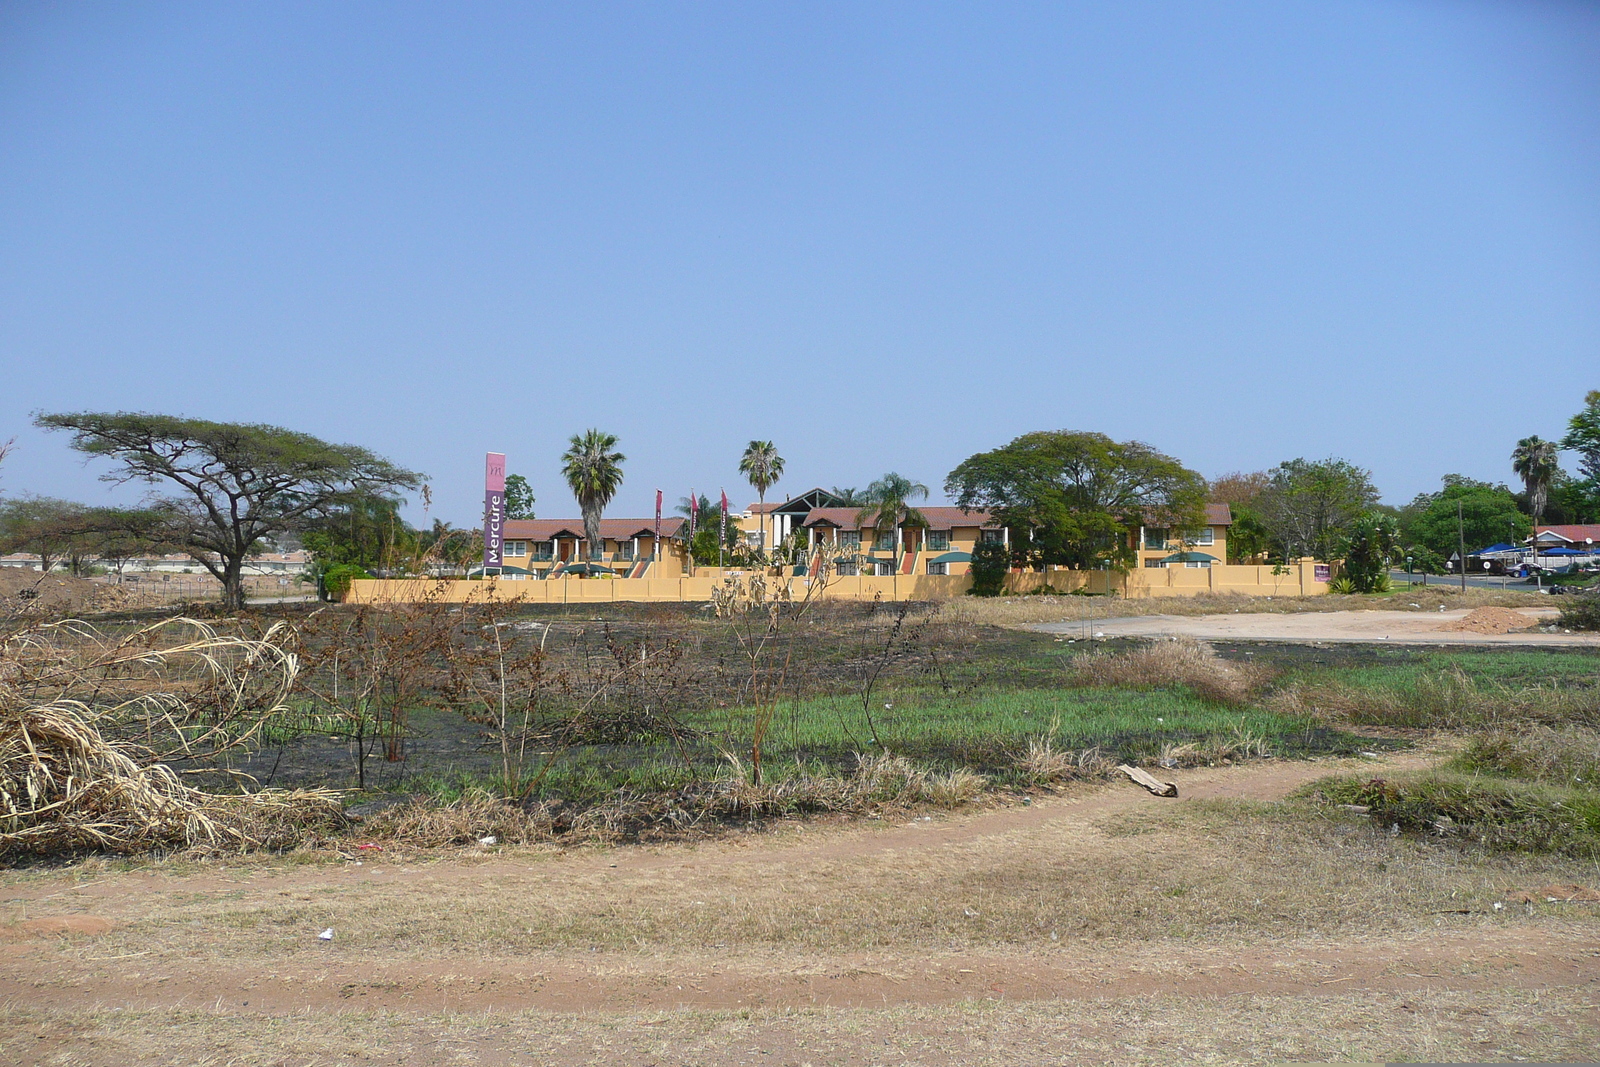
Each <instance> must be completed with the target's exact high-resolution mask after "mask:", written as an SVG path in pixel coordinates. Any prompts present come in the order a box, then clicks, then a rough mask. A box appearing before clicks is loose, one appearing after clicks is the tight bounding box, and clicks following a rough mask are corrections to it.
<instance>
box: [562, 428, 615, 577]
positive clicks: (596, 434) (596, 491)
mask: <svg viewBox="0 0 1600 1067" xmlns="http://www.w3.org/2000/svg"><path fill="white" fill-rule="evenodd" d="M616 447H617V439H616V437H615V436H614V435H612V434H609V433H603V432H601V431H600V430H585V431H584V432H583V433H581V434H576V433H575V434H573V435H572V441H571V446H570V447H569V448H568V449H567V450H566V451H565V452H564V453H562V455H561V474H562V476H563V477H565V478H566V479H567V485H568V486H569V487H571V489H572V495H573V496H574V497H576V498H577V500H578V510H579V511H581V512H582V513H583V536H584V539H585V540H586V541H588V542H589V558H590V559H591V560H598V559H599V558H600V557H601V555H602V554H603V552H604V549H605V542H604V541H603V540H601V538H600V516H601V515H603V514H604V513H605V510H606V505H607V504H609V503H611V498H612V497H614V496H616V495H617V490H618V489H620V488H621V487H622V464H623V462H624V461H625V460H627V458H628V457H627V456H624V455H623V454H622V453H621V452H618V451H615V449H616Z"/></svg>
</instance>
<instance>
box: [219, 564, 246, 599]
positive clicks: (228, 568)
mask: <svg viewBox="0 0 1600 1067" xmlns="http://www.w3.org/2000/svg"><path fill="white" fill-rule="evenodd" d="M222 610H224V611H243V610H244V560H243V559H236V558H230V559H225V560H223V568H222Z"/></svg>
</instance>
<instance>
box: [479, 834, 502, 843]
mask: <svg viewBox="0 0 1600 1067" xmlns="http://www.w3.org/2000/svg"><path fill="white" fill-rule="evenodd" d="M499 840H500V839H499V838H498V837H496V836H494V835H493V834H490V835H489V836H488V837H480V838H478V844H480V845H492V844H495V843H496V842H497V841H499Z"/></svg>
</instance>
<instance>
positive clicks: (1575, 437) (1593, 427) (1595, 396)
mask: <svg viewBox="0 0 1600 1067" xmlns="http://www.w3.org/2000/svg"><path fill="white" fill-rule="evenodd" d="M1561 447H1562V448H1567V449H1571V450H1572V451H1574V452H1577V453H1578V454H1579V455H1580V456H1582V457H1583V458H1582V459H1580V460H1579V461H1578V470H1579V472H1580V473H1582V475H1583V476H1584V477H1585V478H1587V479H1588V480H1589V481H1591V482H1600V389H1591V390H1590V391H1589V392H1588V393H1587V394H1586V395H1585V396H1584V398H1583V410H1582V411H1580V412H1578V413H1577V414H1576V415H1574V416H1572V418H1571V419H1569V420H1567V434H1566V436H1565V437H1563V438H1562V439H1561ZM1518 473H1519V474H1520V473H1521V472H1520V471H1519V472H1518Z"/></svg>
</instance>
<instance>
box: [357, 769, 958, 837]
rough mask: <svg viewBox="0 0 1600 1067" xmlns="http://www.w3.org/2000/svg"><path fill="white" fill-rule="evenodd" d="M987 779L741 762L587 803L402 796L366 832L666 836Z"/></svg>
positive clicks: (915, 801)
mask: <svg viewBox="0 0 1600 1067" xmlns="http://www.w3.org/2000/svg"><path fill="white" fill-rule="evenodd" d="M987 785H988V780H987V779H986V778H985V777H984V776H983V775H981V774H976V773H974V772H972V771H969V770H966V769H965V768H955V769H953V770H949V771H933V770H929V769H928V768H925V767H921V766H918V765H917V764H915V763H912V762H911V761H910V760H906V759H903V758H901V757H899V756H859V757H857V766H856V768H855V771H854V772H853V773H851V774H847V775H837V774H828V773H817V772H816V771H814V770H812V769H809V768H805V767H797V768H794V769H793V772H792V773H790V774H787V775H782V774H779V775H773V776H769V777H768V778H767V779H766V780H765V781H763V782H762V783H761V784H760V785H753V784H751V783H750V781H749V777H748V775H747V774H745V772H744V769H743V768H742V767H739V766H733V767H732V768H730V770H729V772H728V773H725V774H722V775H718V776H716V777H714V778H708V779H705V780H702V781H698V782H695V783H693V784H691V785H687V786H684V787H682V788H680V789H677V790H673V791H667V792H659V793H635V792H631V791H622V792H619V793H618V794H616V795H615V796H612V797H610V798H608V799H606V800H605V801H603V802H601V803H599V804H596V805H593V806H591V807H587V808H583V809H581V810H575V809H573V808H572V807H571V806H569V805H566V804H563V803H561V802H559V801H557V802H553V803H541V804H527V805H523V804H517V803H514V802H511V801H507V800H502V799H499V798H496V797H492V796H490V795H489V794H487V793H484V792H481V791H473V792H470V793H468V794H467V795H466V796H464V797H462V798H461V799H460V800H457V801H454V802H452V803H447V804H437V803H433V802H431V801H427V800H417V801H413V802H411V803H408V804H403V805H397V806H395V807H392V808H389V809H387V810H385V811H383V812H381V813H379V814H378V815H376V816H374V817H373V818H372V819H371V820H370V821H369V822H368V823H367V824H366V826H365V827H364V829H363V832H364V834H365V836H369V837H372V838H375V839H382V840H393V841H396V842H399V843H403V844H405V845H407V846H409V847H413V848H442V847H445V846H448V845H470V844H474V843H477V842H480V841H481V840H483V839H484V838H485V837H488V836H491V835H493V836H494V837H495V838H496V839H497V840H498V841H499V842H501V843H505V844H529V843H533V842H539V841H552V840H558V839H559V840H562V841H565V842H568V843H577V842H581V841H616V840H625V839H660V838H667V837H682V836H685V835H690V836H692V835H696V834H703V833H706V832H718V831H721V830H723V829H725V828H726V827H727V826H728V825H729V824H737V823H741V822H748V821H751V820H760V819H773V818H786V817H792V816H796V815H819V814H852V815H859V814H862V813H865V812H869V811H877V810H880V809H889V810H899V809H912V808H925V807H933V808H943V809H950V808H957V807H960V806H961V805H963V804H967V803H969V802H971V801H973V800H975V799H976V798H977V797H979V796H980V795H982V793H983V792H984V790H985V788H986V787H987Z"/></svg>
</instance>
